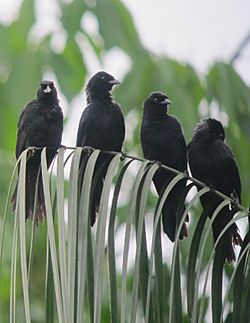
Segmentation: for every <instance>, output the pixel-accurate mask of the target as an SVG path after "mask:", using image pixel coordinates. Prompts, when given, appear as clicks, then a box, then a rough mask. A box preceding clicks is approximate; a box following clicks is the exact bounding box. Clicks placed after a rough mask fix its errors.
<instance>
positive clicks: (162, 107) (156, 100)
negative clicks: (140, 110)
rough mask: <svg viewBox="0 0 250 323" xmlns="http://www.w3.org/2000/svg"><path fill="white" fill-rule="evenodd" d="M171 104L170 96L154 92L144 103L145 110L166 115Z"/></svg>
mask: <svg viewBox="0 0 250 323" xmlns="http://www.w3.org/2000/svg"><path fill="white" fill-rule="evenodd" d="M169 104H171V101H170V100H169V98H168V96H167V95H166V94H164V93H161V92H153V93H151V94H150V95H149V97H148V98H147V99H146V101H145V102H144V110H145V111H147V112H150V113H152V114H153V113H154V114H166V113H167V112H168V105H169Z"/></svg>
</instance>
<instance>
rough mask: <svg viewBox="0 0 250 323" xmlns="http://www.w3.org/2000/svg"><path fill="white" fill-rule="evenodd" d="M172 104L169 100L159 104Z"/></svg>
mask: <svg viewBox="0 0 250 323" xmlns="http://www.w3.org/2000/svg"><path fill="white" fill-rule="evenodd" d="M171 103H172V102H171V101H170V100H169V99H165V100H164V101H162V102H161V104H162V105H163V104H167V105H168V104H171Z"/></svg>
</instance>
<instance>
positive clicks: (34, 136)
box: [12, 81, 63, 222]
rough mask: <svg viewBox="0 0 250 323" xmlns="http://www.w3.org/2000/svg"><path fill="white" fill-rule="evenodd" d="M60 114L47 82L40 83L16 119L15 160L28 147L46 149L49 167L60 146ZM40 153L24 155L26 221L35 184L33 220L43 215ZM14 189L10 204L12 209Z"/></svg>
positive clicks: (32, 202)
mask: <svg viewBox="0 0 250 323" xmlns="http://www.w3.org/2000/svg"><path fill="white" fill-rule="evenodd" d="M62 130H63V114H62V110H61V108H60V106H59V101H58V98H57V91H56V88H55V86H54V83H53V82H51V81H42V82H41V83H40V86H39V88H38V90H37V97H36V99H34V100H32V101H30V102H29V103H28V104H27V105H26V106H25V108H24V109H23V111H22V112H21V115H20V117H19V121H18V129H17V141H16V158H17V159H18V157H19V156H20V154H21V153H22V152H23V151H24V150H25V149H26V148H28V147H47V155H46V157H47V164H48V167H49V166H50V164H51V162H52V160H53V158H54V156H55V155H56V152H57V149H58V148H59V147H60V145H61V139H62ZM40 163H41V151H40V150H35V151H34V152H33V153H30V154H29V155H28V159H27V164H26V219H28V218H32V214H33V208H34V202H35V191H36V183H37V178H38V175H39V178H38V186H37V187H38V190H37V200H36V210H35V216H36V221H37V222H38V221H42V220H43V218H44V217H45V215H46V212H45V202H44V195H43V185H42V178H41V174H40ZM16 198H17V186H16V188H15V191H14V194H13V197H12V205H13V210H15V208H16Z"/></svg>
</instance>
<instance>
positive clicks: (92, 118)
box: [76, 72, 125, 225]
mask: <svg viewBox="0 0 250 323" xmlns="http://www.w3.org/2000/svg"><path fill="white" fill-rule="evenodd" d="M116 84H119V82H118V81H117V80H115V79H114V77H113V76H111V75H110V74H108V73H106V72H98V73H97V74H95V75H94V76H93V77H92V78H91V79H90V80H89V82H88V84H87V86H86V95H87V107H86V108H85V109H84V111H83V113H82V116H81V119H80V123H79V127H78V133H77V142H76V145H77V146H78V147H84V146H90V147H92V148H95V149H100V150H105V151H117V152H120V151H121V149H122V143H123V140H124V136H125V124H124V117H123V114H122V112H121V109H120V107H119V105H118V104H116V103H115V102H114V101H113V99H112V95H111V90H112V88H113V86H114V85H116ZM83 156H84V155H82V158H83ZM112 157H113V156H112V155H108V154H105V153H100V155H99V156H98V159H97V162H96V165H95V169H94V176H93V178H95V177H96V176H97V184H96V186H95V188H94V192H93V193H92V195H93V197H92V204H91V225H93V224H94V223H95V218H96V214H97V212H98V209H99V203H100V198H101V193H102V188H103V180H104V178H105V175H106V173H107V169H108V165H109V162H110V161H111V159H112Z"/></svg>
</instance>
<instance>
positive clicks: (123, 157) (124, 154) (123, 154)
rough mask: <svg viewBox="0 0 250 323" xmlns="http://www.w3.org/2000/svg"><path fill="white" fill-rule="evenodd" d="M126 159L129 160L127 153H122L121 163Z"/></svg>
mask: <svg viewBox="0 0 250 323" xmlns="http://www.w3.org/2000/svg"><path fill="white" fill-rule="evenodd" d="M125 158H127V154H126V152H125V151H121V157H120V161H123V160H124V159H125Z"/></svg>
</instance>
